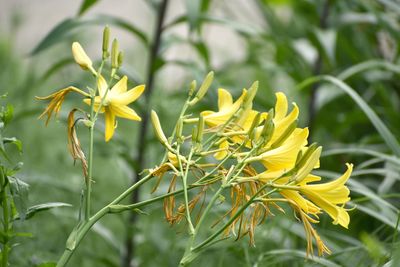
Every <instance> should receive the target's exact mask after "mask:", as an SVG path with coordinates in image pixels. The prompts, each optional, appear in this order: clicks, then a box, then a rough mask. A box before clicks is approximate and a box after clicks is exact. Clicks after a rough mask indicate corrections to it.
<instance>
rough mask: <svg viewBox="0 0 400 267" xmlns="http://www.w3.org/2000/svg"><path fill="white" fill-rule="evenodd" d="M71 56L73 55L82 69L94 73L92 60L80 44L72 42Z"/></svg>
mask: <svg viewBox="0 0 400 267" xmlns="http://www.w3.org/2000/svg"><path fill="white" fill-rule="evenodd" d="M72 56H73V57H74V60H75V62H76V63H77V64H78V65H79V66H80V67H81V68H82V69H84V70H90V71H91V72H93V73H96V72H95V71H94V69H93V66H92V64H93V63H92V60H90V58H89V57H88V55H87V54H86V52H85V50H83V48H82V46H81V45H80V44H79V43H78V42H73V43H72Z"/></svg>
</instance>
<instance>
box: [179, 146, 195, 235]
mask: <svg viewBox="0 0 400 267" xmlns="http://www.w3.org/2000/svg"><path fill="white" fill-rule="evenodd" d="M178 152H179V150H178ZM192 156H193V149H191V150H190V152H189V156H188V160H187V163H186V169H185V173H184V174H183V176H182V181H183V193H184V198H185V209H186V220H187V222H188V225H189V233H190V235H193V234H194V227H193V223H192V219H191V217H190V210H189V199H188V190H187V189H188V188H187V178H188V173H189V168H190V161H191V159H192ZM178 162H179V166H180V168H181V171H182V169H183V168H182V162H181V159H180V156H179V154H178Z"/></svg>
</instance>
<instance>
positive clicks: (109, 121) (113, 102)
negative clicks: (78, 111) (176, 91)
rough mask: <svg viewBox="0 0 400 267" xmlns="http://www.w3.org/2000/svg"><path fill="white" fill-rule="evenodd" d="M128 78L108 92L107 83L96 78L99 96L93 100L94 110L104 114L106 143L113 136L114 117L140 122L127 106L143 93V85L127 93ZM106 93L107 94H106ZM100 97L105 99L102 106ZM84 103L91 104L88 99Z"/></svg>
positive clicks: (102, 79)
mask: <svg viewBox="0 0 400 267" xmlns="http://www.w3.org/2000/svg"><path fill="white" fill-rule="evenodd" d="M127 83H128V78H127V77H126V76H124V77H122V79H121V80H119V81H118V82H117V83H116V84H115V85H114V86H113V87H112V88H111V90H108V85H107V82H106V81H105V80H104V78H103V77H102V76H99V78H98V84H97V87H98V90H99V96H96V97H95V99H94V109H95V110H96V111H98V110H99V108H100V111H99V112H101V113H103V112H105V140H106V142H108V141H109V140H110V139H111V138H112V136H113V135H114V130H115V117H121V118H125V119H129V120H135V121H141V118H140V117H139V116H138V114H137V113H136V112H135V111H134V110H133V109H131V108H129V107H128V104H130V103H132V102H133V101H135V100H136V99H138V98H139V96H140V95H141V94H142V93H143V91H144V88H145V85H138V86H136V87H134V88H132V89H130V90H129V91H127ZM107 91H108V92H107ZM102 97H105V99H104V101H103V104H102V105H101V102H102ZM84 102H85V103H86V104H88V105H90V104H91V100H90V99H85V100H84Z"/></svg>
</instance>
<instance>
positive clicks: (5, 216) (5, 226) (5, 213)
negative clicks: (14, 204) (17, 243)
mask: <svg viewBox="0 0 400 267" xmlns="http://www.w3.org/2000/svg"><path fill="white" fill-rule="evenodd" d="M2 199H3V203H2V206H3V229H4V230H3V231H4V234H5V237H4V243H3V250H2V252H1V258H2V266H4V267H6V266H7V265H8V253H9V247H8V241H9V240H8V232H9V227H10V225H9V221H10V218H9V212H8V201H7V192H6V187H5V186H4V187H3V190H2Z"/></svg>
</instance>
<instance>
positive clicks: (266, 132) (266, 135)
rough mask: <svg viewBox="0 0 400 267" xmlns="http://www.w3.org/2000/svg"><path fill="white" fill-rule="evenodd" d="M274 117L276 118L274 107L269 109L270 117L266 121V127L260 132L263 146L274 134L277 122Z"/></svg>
mask: <svg viewBox="0 0 400 267" xmlns="http://www.w3.org/2000/svg"><path fill="white" fill-rule="evenodd" d="M273 118H274V111H273V109H271V110H270V111H268V117H267V119H266V120H265V122H264V127H263V129H262V131H261V134H260V139H261V141H262V142H263V144H262V146H264V145H266V144H267V143H268V142H269V140H271V137H272V134H273V133H274V130H275V124H274V121H273Z"/></svg>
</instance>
